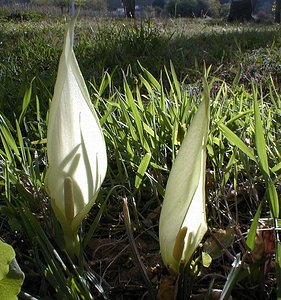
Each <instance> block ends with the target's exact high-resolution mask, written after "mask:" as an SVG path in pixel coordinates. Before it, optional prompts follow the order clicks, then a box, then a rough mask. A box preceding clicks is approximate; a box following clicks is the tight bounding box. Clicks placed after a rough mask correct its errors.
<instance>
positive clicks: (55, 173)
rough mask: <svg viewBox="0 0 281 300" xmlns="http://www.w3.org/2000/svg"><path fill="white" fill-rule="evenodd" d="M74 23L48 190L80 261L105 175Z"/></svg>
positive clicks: (52, 134)
mask: <svg viewBox="0 0 281 300" xmlns="http://www.w3.org/2000/svg"><path fill="white" fill-rule="evenodd" d="M74 25H75V19H72V21H71V22H70V23H69V24H68V26H67V31H66V37H65V42H64V49H63V53H62V55H61V58H60V63H59V69H58V75H57V80H56V84H55V90H54V95H53V100H52V103H51V107H50V113H49V122H48V130H47V152H48V161H49V168H48V170H47V174H46V179H45V184H46V189H47V192H48V194H49V196H50V197H51V205H52V208H53V210H54V213H55V216H56V218H57V219H58V221H59V222H60V224H61V226H62V229H63V232H64V240H65V247H66V250H67V251H68V253H69V254H70V255H72V256H73V255H78V253H79V238H78V228H79V225H80V223H81V222H82V220H83V219H84V218H85V216H86V215H87V213H88V212H89V210H90V209H91V207H92V205H93V204H94V202H95V200H96V198H97V195H98V192H99V189H100V187H101V184H102V182H103V180H104V177H105V174H106V169H107V156H106V147H105V141H104V137H103V133H102V129H101V127H100V124H99V119H98V117H97V114H96V112H95V110H94V107H93V105H92V103H91V101H90V96H89V93H88V90H87V87H86V84H85V81H84V79H83V76H82V74H81V72H80V69H79V66H78V63H77V60H76V58H75V54H74V52H73V39H74Z"/></svg>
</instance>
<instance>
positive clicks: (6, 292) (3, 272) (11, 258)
mask: <svg viewBox="0 0 281 300" xmlns="http://www.w3.org/2000/svg"><path fill="white" fill-rule="evenodd" d="M0 253H1V255H0V299H3V300H4V299H5V300H16V299H18V297H17V295H18V294H19V292H20V289H21V286H22V283H23V280H24V274H23V272H22V271H21V269H20V267H19V265H18V264H17V261H16V259H15V251H14V249H13V248H12V246H10V245H8V244H6V243H4V242H2V241H0Z"/></svg>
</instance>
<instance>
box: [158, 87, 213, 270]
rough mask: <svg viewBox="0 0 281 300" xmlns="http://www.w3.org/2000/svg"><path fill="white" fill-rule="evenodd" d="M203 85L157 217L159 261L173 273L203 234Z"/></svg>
mask: <svg viewBox="0 0 281 300" xmlns="http://www.w3.org/2000/svg"><path fill="white" fill-rule="evenodd" d="M204 83H205V87H204V92H203V100H202V102H201V104H200V105H199V108H198V110H197V112H196V113H195V116H194V118H193V120H192V122H191V124H190V126H189V128H188V132H187V134H186V136H185V137H184V140H183V142H182V145H181V147H180V149H179V152H178V155H177V157H176V159H175V162H174V165H173V167H172V170H171V173H170V175H169V179H168V182H167V186H166V192H165V197H164V202H163V207H162V211H161V215H160V223H159V239H160V251H161V255H162V259H163V261H164V263H165V265H166V266H167V267H168V268H171V269H173V270H174V271H175V272H179V271H180V266H181V265H185V264H187V263H188V262H189V261H190V259H191V257H192V255H193V253H194V251H195V250H196V248H197V247H198V245H199V243H200V242H201V240H202V238H203V236H204V234H205V233H206V231H207V222H206V212H205V171H206V143H207V138H208V130H209V119H210V103H209V102H210V100H209V90H208V85H207V83H206V82H204Z"/></svg>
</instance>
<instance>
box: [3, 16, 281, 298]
mask: <svg viewBox="0 0 281 300" xmlns="http://www.w3.org/2000/svg"><path fill="white" fill-rule="evenodd" d="M107 21H109V20H107ZM55 22H57V23H55V24H54V23H39V24H40V26H41V27H40V26H38V24H37V23H36V24H37V27H36V28H37V30H38V32H39V33H36V31H34V28H32V30H30V33H28V31H27V35H28V36H29V37H30V40H29V39H27V38H25V37H24V36H25V35H24V34H22V33H23V31H22V30H23V28H24V29H25V30H29V29H30V26H32V23H31V25H30V24H28V26H27V23H24V24H22V23H20V24H12V25H14V26H15V27H14V28H16V30H15V31H16V32H18V33H19V36H20V39H22V40H20V47H19V48H17V45H18V44H17V45H14V48H16V49H20V53H21V54H23V55H22V56H21V55H18V52H17V51H19V50H16V53H15V54H14V55H13V54H12V53H9V54H8V55H7V56H3V57H4V60H3V63H2V62H1V63H2V66H3V76H2V77H1V80H3V81H1V88H2V89H3V91H4V92H3V95H7V96H6V97H8V95H9V94H8V92H9V93H10V97H11V98H9V99H17V95H19V99H20V101H18V102H17V101H14V102H12V103H8V104H7V103H6V102H5V99H6V98H4V96H3V98H1V107H2V109H1V118H0V138H1V151H0V155H1V160H0V162H1V207H0V208H1V238H3V239H4V240H5V241H6V242H7V243H9V244H11V245H12V246H13V247H14V249H15V250H16V254H17V256H16V257H17V261H18V263H19V265H20V267H21V269H22V271H23V272H24V273H25V277H26V278H25V281H24V283H23V287H22V291H21V294H20V297H21V298H23V299H24V298H26V299H28V298H30V296H33V297H35V298H43V299H56V298H57V299H93V298H98V299H99V298H100V299H153V298H155V296H156V294H158V295H159V297H160V299H173V297H174V295H175V294H176V293H178V295H177V297H178V299H187V298H188V297H189V296H190V295H192V299H205V297H208V298H209V299H212V297H215V295H214V293H219V296H221V297H222V298H225V299H226V298H227V297H228V296H229V295H230V294H231V295H232V297H233V298H234V299H236V298H238V297H240V298H242V299H273V298H276V297H277V296H276V291H277V292H279V290H278V289H277V287H278V286H279V284H280V283H279V273H278V272H277V273H276V270H277V271H278V270H279V267H278V264H279V258H278V255H277V254H278V251H279V250H278V249H279V247H280V245H279V236H278V231H276V229H277V230H278V227H279V220H278V218H279V212H278V207H279V200H278V199H279V194H280V187H279V186H280V184H279V182H280V170H281V166H280V156H281V154H280V142H279V140H280V112H281V99H280V94H279V78H278V72H279V69H278V66H279V54H278V47H279V36H278V32H277V31H276V27H275V26H273V27H265V26H264V25H262V26H259V25H258V26H256V27H254V26H253V25H251V27H250V28H249V27H247V26H246V27H243V26H242V25H239V26H240V27H239V28H238V29H237V27H235V26H231V28H230V29H229V27H227V26H226V27H224V25H223V28H222V27H221V26H219V25H217V24H214V25H213V27H212V25H210V27H209V25H207V24H206V23H204V22H201V21H198V23H190V24H189V27H188V30H189V31H188V32H189V33H190V37H189V38H187V32H186V28H187V27H186V28H185V30H184V31H183V32H182V33H179V32H176V31H175V30H173V29H171V28H170V27H169V26H167V27H169V28H168V29H167V31H165V35H163V36H162V33H161V32H160V31H159V30H158V29H157V27H155V25H154V24H153V23H149V22H148V23H142V22H137V23H134V22H133V23H132V22H128V23H126V22H125V21H124V20H122V21H121V20H118V21H116V23H114V22H113V23H112V24H111V23H110V24H111V25H110V26H111V27H110V26H108V27H106V26H104V23H101V24H99V23H97V24H95V25H96V26H97V27H98V26H100V27H99V28H98V29H95V28H94V25H92V28H91V27H90V26H89V24H87V25H85V24H82V23H78V24H77V35H76V39H77V40H76V45H75V47H74V49H75V53H77V59H78V62H79V64H80V65H81V69H82V73H83V74H84V73H85V76H84V78H87V80H88V82H89V84H88V88H89V92H90V96H91V100H92V102H93V104H94V107H95V109H96V112H97V115H98V117H99V119H100V124H101V127H102V128H103V134H104V137H105V142H106V146H107V153H108V155H107V156H108V171H107V175H106V178H105V181H104V183H103V185H102V187H101V190H100V193H99V195H98V198H97V199H96V204H95V206H94V207H93V209H92V210H91V213H90V214H89V216H88V217H87V219H86V220H85V221H84V222H83V225H82V227H81V228H80V229H79V236H80V238H81V248H82V251H81V253H82V255H81V257H79V258H78V260H77V259H76V258H74V257H71V256H69V254H68V253H67V252H65V251H64V250H63V249H64V246H63V240H62V238H61V237H62V235H63V233H62V229H61V227H60V225H59V223H58V221H57V219H56V217H55V214H54V212H53V210H52V208H51V205H50V199H49V196H48V195H47V193H46V187H45V185H44V182H45V175H46V168H47V165H48V160H47V153H46V142H47V140H46V137H47V125H46V124H47V120H48V118H49V112H48V107H49V100H50V98H51V97H52V87H53V85H54V82H55V79H56V72H57V64H58V58H59V55H60V51H61V47H62V41H61V37H62V36H63V32H64V26H63V24H62V22H58V21H55ZM170 22H172V21H170ZM179 22H184V21H183V20H180V21H179ZM120 23H122V24H121V27H120V26H119V25H120ZM123 24H124V25H123ZM164 24H169V23H164ZM170 24H171V23H170ZM180 24H181V25H182V26H185V25H184V24H183V23H180ZM2 25H3V28H5V29H7V28H8V27H7V24H2ZM9 25H11V24H10V23H9ZM84 26H85V27H84ZM192 26H194V28H195V29H192ZM162 27H163V26H162ZM253 27H254V28H253ZM11 28H13V27H11V26H10V29H11ZM124 28H125V29H124ZM196 28H197V29H198V28H199V29H200V30H201V31H204V32H203V34H202V33H201V34H198V33H197V32H196ZM202 28H203V29H204V30H203V29H202ZM222 29H225V31H224V32H223V33H221V32H220V31H221V30H222ZM17 30H19V31H17ZM95 30H97V31H95ZM123 30H124V31H123ZM165 30H166V29H165ZM192 30H193V31H194V32H193V33H191V31H192ZM209 30H210V32H209V33H208V34H206V32H208V31H209ZM32 32H33V33H32ZM42 32H48V34H49V39H50V40H54V37H56V40H55V41H54V43H55V46H50V48H48V47H46V45H48V44H47V43H46V41H45V40H44V38H43V35H42ZM93 32H94V34H93ZM116 32H117V33H116ZM120 33H121V34H120ZM33 34H34V39H33V38H32V36H33ZM222 36H223V38H222ZM93 37H94V38H95V43H94V42H93V41H92V42H91V41H90V40H89V39H90V38H93ZM110 37H111V39H110ZM117 37H118V38H121V42H122V43H120V42H119V43H116V41H118V40H114V38H116V39H117ZM225 37H228V38H229V40H228V41H229V43H230V45H228V47H227V48H226V47H224V48H222V47H219V45H221V44H222V43H225ZM2 38H3V43H4V44H6V45H8V44H9V43H12V42H13V41H12V40H10V39H9V38H8V35H6V36H5V31H3V32H2ZM208 38H209V39H208ZM122 39H123V40H122ZM37 40H38V42H34V41H37ZM110 40H113V41H114V42H113V43H112V44H111V45H109V46H110V47H106V45H108V42H109V41H110ZM211 41H215V42H214V43H213V44H211ZM164 42H166V43H164ZM14 43H15V41H14ZM21 43H22V44H21ZM189 43H192V45H193V46H194V45H196V47H195V48H193V49H196V50H198V51H195V50H193V52H194V53H193V54H191V50H190V49H191V48H189V47H191V46H189ZM120 44H121V46H120ZM163 44H164V45H165V47H167V48H165V47H164V50H163V49H161V47H162V46H163ZM132 45H133V46H137V45H138V47H139V48H137V47H135V49H134V50H135V52H136V53H134V52H133V51H132V50H131V49H132ZM157 45H158V48H157V47H156V48H154V46H157ZM179 45H182V46H181V49H180V50H179V48H178V47H179ZM33 46H34V48H36V47H38V48H37V50H36V51H35V50H34V51H35V52H34V53H33V52H32V49H34V48H33ZM204 46H205V47H206V48H204ZM94 47H97V49H95V48H94ZM119 47H120V48H119ZM231 47H233V48H231ZM261 47H262V48H261ZM108 48H109V49H108ZM110 48H111V49H110ZM38 49H39V50H38ZM153 49H154V50H155V49H157V52H153ZM186 49H189V52H185V51H186ZM234 49H235V50H234ZM125 50H126V51H125ZM176 50H177V51H176ZM207 50H208V51H207ZM1 51H2V53H7V52H6V51H9V49H7V48H6V47H2V48H1ZM107 51H108V52H107ZM130 51H131V52H130ZM160 51H163V52H160ZM245 51H246V52H245ZM40 52H41V53H40ZM112 53H115V54H116V57H113V58H114V60H112V62H111V63H109V62H110V59H112V57H111V55H112ZM157 53H158V55H159V56H157V55H156V54H157ZM167 53H168V54H169V53H170V56H169V55H167ZM175 53H176V57H173V56H172V55H171V54H175ZM179 53H180V54H179ZM39 54H40V55H39ZM136 54H137V55H136ZM161 54H162V55H161ZM178 54H179V55H178ZM188 54H189V55H190V57H189V56H188ZM204 54H205V55H204ZM79 55H80V56H79ZM95 55H97V56H95ZM165 55H167V56H165ZM150 56H152V58H153V59H151V60H150ZM154 56H155V57H154ZM180 56H182V58H181V60H180V61H177V59H178V58H179V57H180ZM46 57H47V58H46ZM99 57H100V58H101V59H99ZM22 58H24V63H22V62H21V61H20V62H18V61H17V60H18V59H22ZM38 58H39V63H38V60H37V59H38ZM203 58H205V60H206V63H207V64H211V63H212V64H213V66H212V67H211V69H210V71H209V73H208V74H209V75H208V76H206V77H205V79H203V76H204V68H203V61H202V59H203ZM238 58H239V63H242V64H237V63H236V64H235V63H234V62H235V61H236V60H237V59H238ZM255 58H257V59H256V60H255ZM170 60H171V61H172V62H171V61H170ZM185 60H187V61H188V63H189V65H188V64H187V63H183V61H185ZM248 61H250V62H251V64H249V63H248ZM222 63H225V65H224V66H222V67H221V66H220V65H221V64H222ZM99 64H100V65H99ZM181 64H182V66H181ZM22 66H24V67H25V68H23V67H22ZM95 66H97V69H95ZM115 66H119V67H120V69H118V68H117V69H116V70H114V69H115ZM180 66H181V67H182V68H181V67H180ZM193 66H194V67H193ZM42 67H44V68H43V69H42ZM253 69H254V70H255V72H253ZM31 70H32V71H31ZM48 70H49V71H48ZM96 70H98V71H96ZM106 70H108V71H106ZM43 71H45V72H46V73H44V72H43ZM94 72H97V73H96V74H95V73H94ZM30 73H31V74H30ZM41 75H42V77H41ZM44 75H46V80H45V77H44ZM264 75H266V78H265V76H264ZM34 77H35V79H33V78H34ZM15 78H17V80H18V85H16V84H15V82H17V81H15ZM204 80H205V81H207V84H206V82H205V88H204V87H203V84H202V82H203V81H204ZM13 84H14V85H13ZM206 85H207V87H208V93H207V95H208V97H209V98H210V127H209V128H210V129H209V134H208V141H207V144H206V149H207V163H206V211H207V224H208V228H209V229H208V232H207V234H206V235H205V238H204V240H203V241H202V245H200V247H199V249H197V252H195V253H194V255H193V257H192V262H191V263H190V264H188V266H187V267H186V268H185V270H184V272H183V273H182V274H181V275H180V277H179V278H178V280H177V276H175V274H174V273H173V272H171V270H168V269H167V268H166V267H165V266H164V264H163V262H162V259H161V256H160V254H159V250H160V249H159V237H158V224H159V216H160V210H161V205H162V202H163V197H164V195H165V188H166V183H167V179H168V176H169V173H170V170H171V168H172V165H173V163H174V161H175V158H176V157H177V154H178V151H179V148H180V146H181V144H182V142H183V139H184V136H185V134H186V132H187V130H188V128H190V124H191V123H192V121H193V120H194V119H195V117H194V116H195V115H196V112H197V111H198V109H197V108H198V106H199V103H201V101H202V95H204V93H205V94H206ZM8 86H9V88H8ZM11 87H13V89H12V88H11ZM19 87H21V88H19ZM10 89H11V90H10ZM21 89H22V92H21V93H20V90H21ZM7 91H8V92H7ZM5 93H6V94H5ZM7 105H9V106H10V107H13V109H11V108H10V109H9V106H7ZM14 108H17V109H16V110H14ZM12 112H13V113H12ZM262 218H263V219H262ZM257 228H258V231H256V229H257ZM275 244H276V248H277V251H275V246H274V245H275ZM235 265H236V267H235ZM35 283H36V284H35ZM206 295H207V296H206ZM165 297H166V298H165Z"/></svg>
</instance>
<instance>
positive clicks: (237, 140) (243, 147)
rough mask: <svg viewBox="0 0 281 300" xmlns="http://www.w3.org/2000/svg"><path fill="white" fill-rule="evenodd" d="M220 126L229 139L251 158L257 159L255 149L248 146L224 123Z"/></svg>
mask: <svg viewBox="0 0 281 300" xmlns="http://www.w3.org/2000/svg"><path fill="white" fill-rule="evenodd" d="M218 126H219V128H220V130H221V132H222V133H223V135H224V136H225V137H226V138H227V139H228V141H229V142H230V143H231V144H232V145H235V146H237V147H238V148H239V149H240V150H241V151H242V152H244V153H245V154H246V155H247V156H248V157H249V158H250V159H251V160H253V161H256V158H255V156H254V152H253V149H251V148H249V147H248V146H246V144H245V143H244V142H243V141H242V140H241V139H240V138H239V137H238V136H237V135H236V134H235V133H234V132H233V131H232V130H230V129H229V128H228V127H226V126H225V125H224V124H222V123H220V124H219V125H218Z"/></svg>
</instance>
